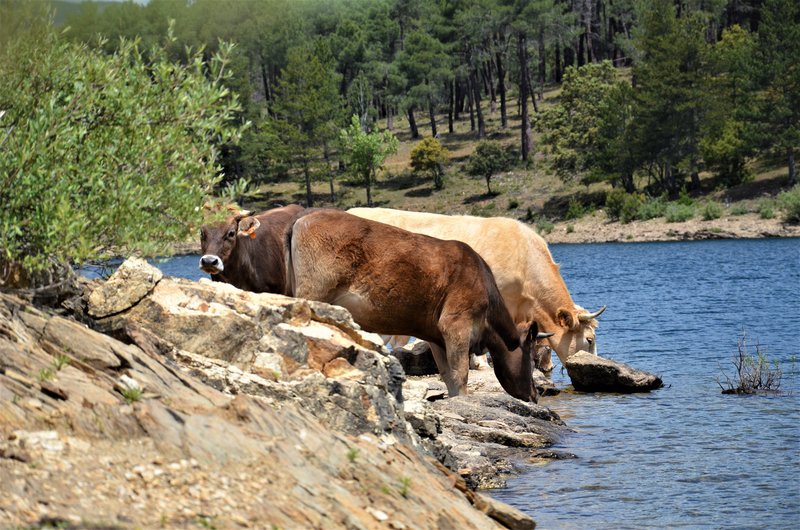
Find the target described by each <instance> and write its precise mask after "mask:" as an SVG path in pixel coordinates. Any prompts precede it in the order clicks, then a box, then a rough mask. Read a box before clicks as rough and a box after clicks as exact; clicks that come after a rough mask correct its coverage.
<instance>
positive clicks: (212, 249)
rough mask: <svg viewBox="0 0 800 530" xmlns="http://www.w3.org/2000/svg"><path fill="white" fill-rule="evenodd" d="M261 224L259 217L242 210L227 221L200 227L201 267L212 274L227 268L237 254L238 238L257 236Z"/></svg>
mask: <svg viewBox="0 0 800 530" xmlns="http://www.w3.org/2000/svg"><path fill="white" fill-rule="evenodd" d="M259 226H260V223H259V221H258V219H256V218H255V217H253V216H251V215H250V212H247V211H242V212H239V213H238V214H236V215H235V216H233V217H231V218H229V219H228V220H227V221H225V222H222V223H219V224H213V225H205V226H203V227H202V228H201V229H200V251H201V253H202V254H203V256H202V257H201V258H200V269H201V270H203V271H204V272H207V273H209V274H211V275H216V274H220V273H222V272H223V271H224V270H225V266H226V264H228V263H230V260H231V258H232V257H233V256H234V255H235V252H236V245H237V239H238V238H241V237H255V230H256V229H257V228H258V227H259Z"/></svg>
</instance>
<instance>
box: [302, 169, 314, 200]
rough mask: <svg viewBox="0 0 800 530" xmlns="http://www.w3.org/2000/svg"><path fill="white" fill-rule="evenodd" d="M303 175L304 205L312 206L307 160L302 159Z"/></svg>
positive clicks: (312, 195)
mask: <svg viewBox="0 0 800 530" xmlns="http://www.w3.org/2000/svg"><path fill="white" fill-rule="evenodd" d="M303 176H304V177H305V179H306V207H307V208H313V207H314V194H313V193H312V192H311V171H310V169H309V167H308V160H304V161H303Z"/></svg>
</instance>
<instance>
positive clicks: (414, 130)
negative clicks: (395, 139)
mask: <svg viewBox="0 0 800 530" xmlns="http://www.w3.org/2000/svg"><path fill="white" fill-rule="evenodd" d="M408 126H409V127H410V128H411V138H413V139H415V140H416V139H417V138H419V129H417V120H416V119H414V105H411V106H410V107H408Z"/></svg>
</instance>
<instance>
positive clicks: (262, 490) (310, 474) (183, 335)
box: [0, 278, 533, 529]
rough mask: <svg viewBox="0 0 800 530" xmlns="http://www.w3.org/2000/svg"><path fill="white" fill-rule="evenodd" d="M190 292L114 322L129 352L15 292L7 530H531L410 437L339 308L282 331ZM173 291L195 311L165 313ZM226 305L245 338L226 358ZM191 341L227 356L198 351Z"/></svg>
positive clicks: (3, 470) (9, 347)
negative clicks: (268, 363) (268, 358)
mask: <svg viewBox="0 0 800 530" xmlns="http://www.w3.org/2000/svg"><path fill="white" fill-rule="evenodd" d="M177 284H180V285H176V283H175V282H174V281H173V280H168V279H166V278H165V279H162V280H161V281H159V282H158V283H157V285H156V286H155V287H154V288H153V289H152V291H151V292H149V293H148V294H147V295H145V296H144V297H143V298H142V299H141V300H140V301H139V302H138V303H136V304H134V306H132V307H133V308H138V310H137V311H133V309H131V310H130V311H123V313H120V314H115V315H114V316H113V317H111V318H109V319H104V321H103V322H102V324H103V326H104V327H106V328H107V329H109V330H113V331H114V332H115V333H118V334H120V335H121V336H124V337H125V338H126V340H128V341H131V342H132V344H123V343H121V342H117V341H115V340H113V339H111V338H109V337H107V336H104V335H100V334H98V333H97V332H96V331H93V330H92V329H89V328H88V327H86V326H83V325H79V324H76V323H75V322H73V321H70V320H68V319H65V318H63V317H61V316H57V315H54V314H51V313H47V312H45V311H40V310H37V309H35V308H33V307H31V306H29V305H28V304H27V303H26V302H25V301H23V300H20V299H18V298H14V297H12V296H8V295H5V294H2V293H0V476H2V477H3V480H0V527H2V528H6V527H9V528H16V527H29V526H35V527H39V526H48V527H50V526H59V527H60V526H63V527H70V528H73V527H74V528H83V527H104V528H105V527H109V528H110V527H113V528H162V527H168V528H184V527H190V526H203V527H211V526H213V527H216V528H268V527H280V528H395V529H399V528H465V529H469V528H475V529H479V528H480V529H482V528H500V527H514V528H531V527H532V526H533V521H532V520H531V519H530V518H529V517H527V516H526V515H525V514H522V513H520V512H518V511H517V510H514V509H512V508H510V507H507V506H504V505H502V503H497V502H494V501H491V500H488V499H485V498H484V497H483V496H481V495H479V494H475V493H474V492H471V491H469V490H465V489H464V488H463V487H459V486H458V485H457V484H456V483H457V482H458V480H457V477H456V478H454V477H453V475H452V473H450V472H447V471H446V470H445V472H443V471H442V469H441V468H440V465H439V464H438V462H435V461H433V460H432V459H431V458H429V457H426V456H425V455H424V454H422V453H421V452H419V451H418V450H417V449H415V448H414V447H413V446H412V445H410V444H407V443H403V439H402V438H403V436H408V438H409V439H410V438H411V435H410V434H408V435H405V434H403V433H405V432H406V431H407V427H404V426H401V425H400V424H405V421H404V419H403V417H402V413H403V409H402V402H401V401H399V400H398V399H397V398H398V396H399V395H400V394H399V388H400V384H401V382H402V379H403V377H402V373H401V372H399V370H397V369H395V368H394V367H396V368H399V365H398V364H397V362H396V361H393V360H392V359H391V358H388V357H387V356H386V355H384V353H383V352H382V350H381V347H380V346H376V347H372V348H370V347H369V344H370V341H369V340H367V339H365V338H364V336H362V333H361V332H360V331H359V330H357V329H356V328H349V329H347V326H346V325H345V324H344V323H343V321H341V320H339V319H338V317H336V316H335V315H337V314H339V313H338V310H336V309H335V308H330V309H329V308H323V307H315V306H312V305H304V304H303V303H302V302H300V301H288V302H286V303H285V304H284V303H283V302H281V303H277V302H276V303H275V304H274V305H275V307H277V308H278V309H276V311H277V312H278V313H279V314H280V315H282V320H281V319H279V318H278V314H276V313H275V312H273V311H272V310H269V309H264V308H263V307H260V308H259V307H257V306H259V304H258V303H256V302H254V301H253V299H252V298H250V297H249V296H247V295H242V294H239V293H236V292H234V291H231V290H228V289H227V288H225V287H224V286H222V285H219V286H208V285H200V286H197V285H195V286H194V287H196V288H197V289H199V290H197V289H194V288H193V287H192V284H191V282H177ZM162 287H163V292H162V293H161V295H164V293H165V292H172V293H174V294H175V295H176V296H177V300H179V304H180V303H181V302H185V305H183V306H181V305H176V306H174V307H171V308H170V307H169V306H168V305H159V303H157V302H156V301H154V300H153V298H154V297H156V298H157V297H158V296H159V295H156V291H158V290H159V289H160V288H162ZM206 289H211V290H213V291H216V294H213V293H211V292H206ZM179 293H182V294H180V296H178V294H179ZM206 295H207V296H208V299H207V300H208V301H206V302H205V303H207V304H208V305H209V308H206V310H205V311H204V310H202V309H201V305H202V303H203V301H204V298H203V297H204V296H206ZM194 304H196V305H194ZM298 304H299V305H298ZM212 307H213V308H214V310H215V311H216V314H218V315H220V317H219V319H220V320H223V321H225V319H228V323H229V324H231V325H234V323H236V329H238V330H240V331H242V332H244V333H245V334H246V335H247V338H246V339H245V340H243V341H241V342H237V343H234V344H231V345H229V346H228V347H227V348H226V347H225V345H224V343H223V342H221V341H219V338H218V337H215V336H214V333H223V332H225V329H224V327H223V326H221V327H215V325H214V324H215V323H214V322H213V319H208V318H207V313H208V312H209V311H210V310H211V308H212ZM291 308H294V309H291ZM301 308H307V309H308V311H307V310H306V309H302V311H301ZM125 313H129V314H127V315H126V314H125ZM192 313H194V314H195V316H196V318H195V320H194V321H193V320H192V319H191V318H189V316H190V314H192ZM147 315H154V319H152V320H151V319H148V318H146V316H147ZM224 315H227V316H224ZM162 319H163V320H173V319H174V320H175V322H173V323H172V325H170V324H169V323H167V322H164V321H163V320H162ZM237 319H238V320H237ZM281 323H283V324H286V326H284V327H281V328H280V330H281V331H280V332H278V331H277V330H278V329H279V326H278V325H279V324H281ZM321 324H326V326H329V327H325V328H324V329H326V330H328V331H327V332H326V333H323V332H322V328H320V327H319V326H320V325H321ZM204 326H206V328H204ZM258 328H261V329H260V331H259V330H258ZM304 330H305V331H304ZM306 331H307V333H306ZM193 333H194V334H196V335H200V336H206V337H207V340H208V341H209V342H214V343H215V344H216V346H215V349H212V350H209V351H218V352H220V355H219V356H218V357H217V358H213V357H207V356H205V355H201V354H200V353H199V352H197V351H192V350H190V349H188V347H189V346H191V345H196V344H200V345H203V344H205V343H204V341H202V340H197V337H192V334H193ZM264 337H271V338H270V339H269V340H266V341H262V340H261V339H262V338H264ZM264 343H266V345H265V344H264ZM243 345H244V346H243ZM184 348H187V349H184ZM248 348H249V349H248ZM268 354H269V355H273V356H274V358H273V360H277V361H278V362H277V363H276V364H275V366H277V367H278V369H280V370H284V369H285V371H281V372H280V376H277V375H276V374H273V373H272V372H270V371H268V370H267V369H265V368H264V367H263V366H265V365H263V364H262V365H257V364H256V359H258V358H259V357H260V356H263V355H268ZM225 359H231V360H233V361H234V362H229V361H227V360H225ZM289 359H291V360H292V361H293V362H294V363H295V364H292V363H290V362H289ZM387 359H388V360H387ZM381 393H382V394H383V396H380V397H379V396H378V394H381ZM307 396H315V397H314V399H312V400H309V399H308V397H307ZM308 401H316V404H315V405H314V407H316V408H315V409H313V410H312V411H311V412H310V410H311V409H309V405H308V403H307V402H308ZM392 414H394V416H392ZM340 415H341V416H340ZM390 417H392V418H393V421H394V422H395V423H396V424H398V425H397V426H392V425H388V424H387V423H385V422H386V421H388V418H390ZM344 421H356V423H358V422H362V423H360V424H358V428H357V429H352V430H351V431H350V432H348V431H342V430H338V429H332V428H331V427H330V425H332V424H339V423H342V422H344ZM434 430H435V428H434ZM356 432H359V434H355V433H356Z"/></svg>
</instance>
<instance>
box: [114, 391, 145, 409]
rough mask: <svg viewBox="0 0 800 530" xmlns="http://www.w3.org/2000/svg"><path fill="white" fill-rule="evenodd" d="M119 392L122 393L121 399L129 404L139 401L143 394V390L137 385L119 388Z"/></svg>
mask: <svg viewBox="0 0 800 530" xmlns="http://www.w3.org/2000/svg"><path fill="white" fill-rule="evenodd" d="M119 393H120V394H122V397H123V399H125V402H126V403H127V404H128V405H130V404H131V403H134V402H136V401H139V400H140V399H141V398H142V394H144V390H143V389H141V388H139V387H126V388H122V389H120V390H119Z"/></svg>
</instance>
